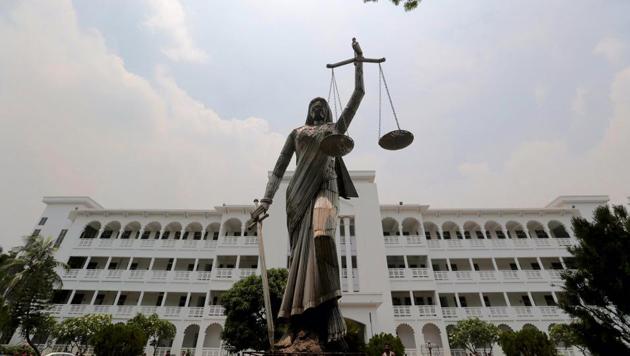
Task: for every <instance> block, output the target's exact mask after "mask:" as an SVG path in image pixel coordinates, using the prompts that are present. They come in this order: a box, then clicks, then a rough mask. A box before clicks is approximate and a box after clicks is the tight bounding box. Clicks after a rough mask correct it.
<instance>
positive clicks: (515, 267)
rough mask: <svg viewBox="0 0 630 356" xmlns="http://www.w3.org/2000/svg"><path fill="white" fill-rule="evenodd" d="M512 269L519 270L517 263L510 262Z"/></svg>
mask: <svg viewBox="0 0 630 356" xmlns="http://www.w3.org/2000/svg"><path fill="white" fill-rule="evenodd" d="M510 269H511V270H512V271H518V266H517V265H516V263H510Z"/></svg>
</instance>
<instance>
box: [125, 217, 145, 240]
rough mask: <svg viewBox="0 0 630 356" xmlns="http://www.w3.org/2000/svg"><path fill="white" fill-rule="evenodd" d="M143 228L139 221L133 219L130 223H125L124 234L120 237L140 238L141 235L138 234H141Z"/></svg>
mask: <svg viewBox="0 0 630 356" xmlns="http://www.w3.org/2000/svg"><path fill="white" fill-rule="evenodd" d="M141 228H142V226H141V225H140V223H139V222H138V221H132V222H130V223H127V225H125V228H124V229H123V234H122V236H121V237H120V238H121V239H132V238H133V239H137V238H140V236H138V235H139V234H140V229H141Z"/></svg>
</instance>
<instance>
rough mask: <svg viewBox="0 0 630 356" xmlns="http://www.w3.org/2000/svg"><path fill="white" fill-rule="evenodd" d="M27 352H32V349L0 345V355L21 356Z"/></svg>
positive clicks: (24, 346) (21, 346)
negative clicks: (15, 355)
mask: <svg viewBox="0 0 630 356" xmlns="http://www.w3.org/2000/svg"><path fill="white" fill-rule="evenodd" d="M29 352H33V349H31V347H30V346H28V345H0V355H5V354H6V355H13V354H18V355H21V354H22V353H27V354H28V353H29Z"/></svg>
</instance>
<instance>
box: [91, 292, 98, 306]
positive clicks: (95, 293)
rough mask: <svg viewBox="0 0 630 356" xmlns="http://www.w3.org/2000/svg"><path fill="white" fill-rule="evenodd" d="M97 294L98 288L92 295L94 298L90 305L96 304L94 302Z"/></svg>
mask: <svg viewBox="0 0 630 356" xmlns="http://www.w3.org/2000/svg"><path fill="white" fill-rule="evenodd" d="M96 296H98V291H97V290H95V291H94V295H93V296H92V300H91V301H90V305H94V302H95V301H96Z"/></svg>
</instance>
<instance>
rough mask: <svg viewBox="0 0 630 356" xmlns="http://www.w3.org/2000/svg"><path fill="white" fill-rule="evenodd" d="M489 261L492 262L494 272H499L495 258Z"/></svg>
mask: <svg viewBox="0 0 630 356" xmlns="http://www.w3.org/2000/svg"><path fill="white" fill-rule="evenodd" d="M490 261H492V266H493V267H494V270H495V271H498V270H499V265H497V261H496V259H495V258H491V259H490Z"/></svg>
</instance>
